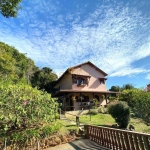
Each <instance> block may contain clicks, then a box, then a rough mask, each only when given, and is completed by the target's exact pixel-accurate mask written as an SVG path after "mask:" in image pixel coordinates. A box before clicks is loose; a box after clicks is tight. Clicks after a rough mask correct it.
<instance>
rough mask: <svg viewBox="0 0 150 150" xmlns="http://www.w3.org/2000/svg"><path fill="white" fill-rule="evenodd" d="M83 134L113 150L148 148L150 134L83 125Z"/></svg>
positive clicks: (148, 149)
mask: <svg viewBox="0 0 150 150" xmlns="http://www.w3.org/2000/svg"><path fill="white" fill-rule="evenodd" d="M84 128H85V135H86V137H87V138H89V139H91V140H93V141H95V142H96V143H98V144H100V145H101V146H104V147H106V148H109V149H113V150H150V134H144V133H138V132H132V131H127V130H120V129H113V128H107V127H99V126H91V125H85V126H84Z"/></svg>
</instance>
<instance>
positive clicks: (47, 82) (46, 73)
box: [31, 67, 58, 93]
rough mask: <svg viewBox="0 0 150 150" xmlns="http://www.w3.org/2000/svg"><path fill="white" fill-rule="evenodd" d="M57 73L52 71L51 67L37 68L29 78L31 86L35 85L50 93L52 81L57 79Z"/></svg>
mask: <svg viewBox="0 0 150 150" xmlns="http://www.w3.org/2000/svg"><path fill="white" fill-rule="evenodd" d="M57 78H58V77H57V75H56V74H55V73H53V72H52V69H50V68H48V67H44V68H42V69H41V70H40V69H39V70H37V71H36V72H35V73H34V74H33V77H32V79H31V84H32V86H33V87H35V86H37V87H38V88H39V89H41V90H42V89H44V90H45V91H47V92H49V93H51V92H52V85H53V81H56V80H57Z"/></svg>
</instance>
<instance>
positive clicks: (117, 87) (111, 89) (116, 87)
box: [109, 85, 121, 92]
mask: <svg viewBox="0 0 150 150" xmlns="http://www.w3.org/2000/svg"><path fill="white" fill-rule="evenodd" d="M120 90H121V88H120V86H117V85H116V86H112V87H111V88H110V89H109V91H114V92H119V91H120Z"/></svg>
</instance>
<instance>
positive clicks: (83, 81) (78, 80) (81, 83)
mask: <svg viewBox="0 0 150 150" xmlns="http://www.w3.org/2000/svg"><path fill="white" fill-rule="evenodd" d="M84 84H86V82H85V79H83V78H80V77H79V78H78V79H77V85H78V86H79V85H84Z"/></svg>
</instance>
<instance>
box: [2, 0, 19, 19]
mask: <svg viewBox="0 0 150 150" xmlns="http://www.w3.org/2000/svg"><path fill="white" fill-rule="evenodd" d="M21 1H22V0H0V13H1V14H2V15H3V16H4V17H6V18H9V17H16V16H17V12H18V10H19V9H20V7H19V3H20V2H21Z"/></svg>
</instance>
